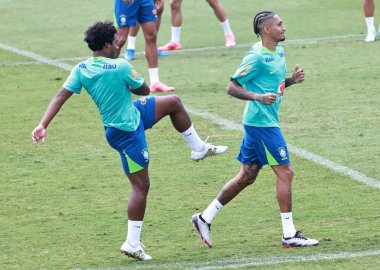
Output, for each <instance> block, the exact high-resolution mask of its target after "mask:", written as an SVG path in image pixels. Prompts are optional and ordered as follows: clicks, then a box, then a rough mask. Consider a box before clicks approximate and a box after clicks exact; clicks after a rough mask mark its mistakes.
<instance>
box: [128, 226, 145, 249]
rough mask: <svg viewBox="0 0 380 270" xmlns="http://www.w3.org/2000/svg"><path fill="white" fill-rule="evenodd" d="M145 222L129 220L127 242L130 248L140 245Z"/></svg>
mask: <svg viewBox="0 0 380 270" xmlns="http://www.w3.org/2000/svg"><path fill="white" fill-rule="evenodd" d="M142 224H143V221H134V220H128V233H127V242H128V244H129V245H130V246H132V247H135V246H137V245H140V235H141V228H142Z"/></svg>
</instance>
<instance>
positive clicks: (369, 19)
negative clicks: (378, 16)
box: [365, 17, 376, 33]
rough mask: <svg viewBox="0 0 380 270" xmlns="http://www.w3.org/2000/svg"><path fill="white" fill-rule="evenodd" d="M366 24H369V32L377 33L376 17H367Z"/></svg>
mask: <svg viewBox="0 0 380 270" xmlns="http://www.w3.org/2000/svg"><path fill="white" fill-rule="evenodd" d="M365 23H366V24H367V31H368V33H370V32H376V28H375V17H366V18H365Z"/></svg>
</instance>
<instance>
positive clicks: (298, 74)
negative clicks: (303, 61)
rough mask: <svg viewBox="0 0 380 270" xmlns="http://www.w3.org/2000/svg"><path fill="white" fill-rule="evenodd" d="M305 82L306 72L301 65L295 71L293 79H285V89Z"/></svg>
mask: <svg viewBox="0 0 380 270" xmlns="http://www.w3.org/2000/svg"><path fill="white" fill-rule="evenodd" d="M304 80H305V72H304V71H303V69H302V68H301V66H300V65H298V64H297V65H296V67H295V68H294V70H293V74H292V77H289V78H286V79H285V87H289V86H291V85H293V84H295V83H301V82H303V81H304Z"/></svg>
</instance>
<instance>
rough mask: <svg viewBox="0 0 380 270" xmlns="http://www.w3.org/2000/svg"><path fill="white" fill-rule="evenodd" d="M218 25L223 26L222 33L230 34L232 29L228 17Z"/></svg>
mask: <svg viewBox="0 0 380 270" xmlns="http://www.w3.org/2000/svg"><path fill="white" fill-rule="evenodd" d="M220 25H221V26H222V27H223V31H224V35H232V34H233V33H232V30H231V27H230V23H229V22H228V19H227V20H225V21H224V22H221V23H220Z"/></svg>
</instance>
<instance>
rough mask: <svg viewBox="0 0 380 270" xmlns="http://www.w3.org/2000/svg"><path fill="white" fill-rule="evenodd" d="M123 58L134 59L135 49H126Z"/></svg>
mask: <svg viewBox="0 0 380 270" xmlns="http://www.w3.org/2000/svg"><path fill="white" fill-rule="evenodd" d="M124 58H125V59H126V60H128V61H133V60H135V50H126V51H125V54H124Z"/></svg>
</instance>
